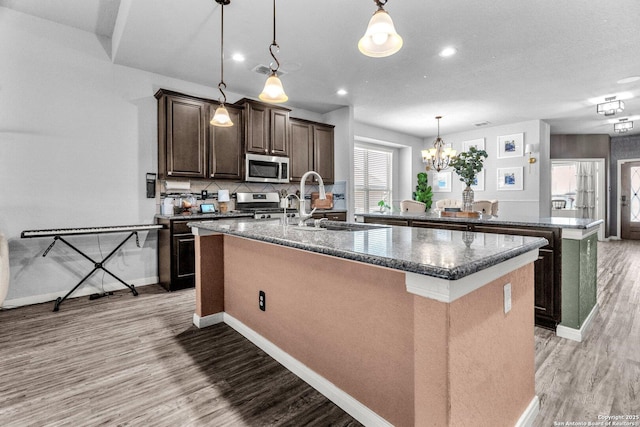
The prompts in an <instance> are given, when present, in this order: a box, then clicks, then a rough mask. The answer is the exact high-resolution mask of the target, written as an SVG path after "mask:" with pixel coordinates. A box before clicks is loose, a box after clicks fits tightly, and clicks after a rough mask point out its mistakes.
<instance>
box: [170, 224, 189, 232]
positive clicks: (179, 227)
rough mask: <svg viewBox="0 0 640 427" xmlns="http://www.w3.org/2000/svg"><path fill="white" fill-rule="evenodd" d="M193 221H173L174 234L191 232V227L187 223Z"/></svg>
mask: <svg viewBox="0 0 640 427" xmlns="http://www.w3.org/2000/svg"><path fill="white" fill-rule="evenodd" d="M189 222H191V221H173V224H172V227H173V234H187V233H191V227H189V226H188V225H187V223H189Z"/></svg>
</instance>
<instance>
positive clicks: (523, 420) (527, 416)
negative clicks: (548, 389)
mask: <svg viewBox="0 0 640 427" xmlns="http://www.w3.org/2000/svg"><path fill="white" fill-rule="evenodd" d="M538 412H540V399H539V398H538V396H533V399H532V400H531V403H529V406H527V409H525V410H524V412H523V413H522V415H521V416H520V419H518V422H517V423H516V425H515V427H531V426H532V425H533V422H534V421H535V419H536V417H537V416H538Z"/></svg>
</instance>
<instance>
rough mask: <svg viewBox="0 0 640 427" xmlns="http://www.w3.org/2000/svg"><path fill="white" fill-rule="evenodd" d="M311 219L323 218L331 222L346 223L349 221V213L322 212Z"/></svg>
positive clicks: (316, 213) (316, 212)
mask: <svg viewBox="0 0 640 427" xmlns="http://www.w3.org/2000/svg"><path fill="white" fill-rule="evenodd" d="M311 218H313V219H322V218H326V219H328V220H329V221H346V220H347V213H346V212H322V211H315V212H314V213H313V214H312V215H311Z"/></svg>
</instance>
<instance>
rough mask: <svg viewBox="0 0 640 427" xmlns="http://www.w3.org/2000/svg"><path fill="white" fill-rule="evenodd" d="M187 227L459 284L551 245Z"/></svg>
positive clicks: (270, 223) (386, 232)
mask: <svg viewBox="0 0 640 427" xmlns="http://www.w3.org/2000/svg"><path fill="white" fill-rule="evenodd" d="M189 225H191V226H192V227H194V228H197V229H203V230H210V231H215V232H219V233H224V234H230V235H234V236H240V237H245V238H248V239H254V240H260V241H263V242H268V243H273V244H277V245H282V246H287V247H291V248H297V249H303V250H307V251H311V252H316V253H320V254H325V255H331V256H336V257H339V258H344V259H349V260H353V261H360V262H364V263H368V264H374V265H379V266H382V267H388V268H392V269H396V270H402V271H408V272H412V273H417V274H422V275H426V276H432V277H438V278H441V279H446V280H457V279H461V278H463V277H465V276H468V275H470V274H473V273H476V272H478V271H481V270H484V269H486V268H488V267H491V266H494V265H496V264H500V263H502V262H504V261H506V260H508V259H511V258H514V257H516V256H518V255H521V254H524V253H526V252H529V251H532V250H535V249H538V248H540V247H543V246H545V245H547V244H548V242H547V240H546V239H543V238H539V237H525V236H511V235H503V234H485V233H474V232H467V231H465V232H462V231H452V230H439V229H429V228H411V227H396V226H383V225H373V224H361V223H355V224H353V223H345V222H338V221H323V226H334V227H336V228H340V227H346V226H353V227H355V228H357V229H358V231H332V230H322V231H307V230H301V229H299V227H296V226H295V225H285V221H282V220H253V219H235V220H219V221H207V222H195V223H192V224H189ZM310 228H313V227H310ZM198 231H199V230H198Z"/></svg>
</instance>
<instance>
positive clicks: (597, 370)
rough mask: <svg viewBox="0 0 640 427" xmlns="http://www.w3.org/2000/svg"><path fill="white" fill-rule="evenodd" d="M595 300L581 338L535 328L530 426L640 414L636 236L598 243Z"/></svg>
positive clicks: (638, 244)
mask: <svg viewBox="0 0 640 427" xmlns="http://www.w3.org/2000/svg"><path fill="white" fill-rule="evenodd" d="M598 304H599V306H600V309H599V312H598V314H597V316H596V317H595V319H594V321H593V323H592V326H591V329H590V330H589V332H588V335H587V338H586V339H585V340H584V341H583V342H581V343H578V342H575V341H570V340H566V339H562V338H558V337H556V336H555V335H554V334H553V332H551V331H548V330H544V329H540V328H536V393H537V394H538V397H540V400H541V408H540V415H538V418H537V419H536V423H535V426H541V427H542V426H545V427H546V426H553V425H554V421H556V422H565V423H566V422H567V421H576V422H577V421H585V422H587V423H588V422H592V423H594V422H597V421H599V420H598V415H637V416H640V241H637V240H636V241H633V240H622V241H612V242H599V243H598ZM623 421H624V420H623ZM634 422H635V423H636V424H635V425H636V426H640V419H636V420H635V421H634Z"/></svg>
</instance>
